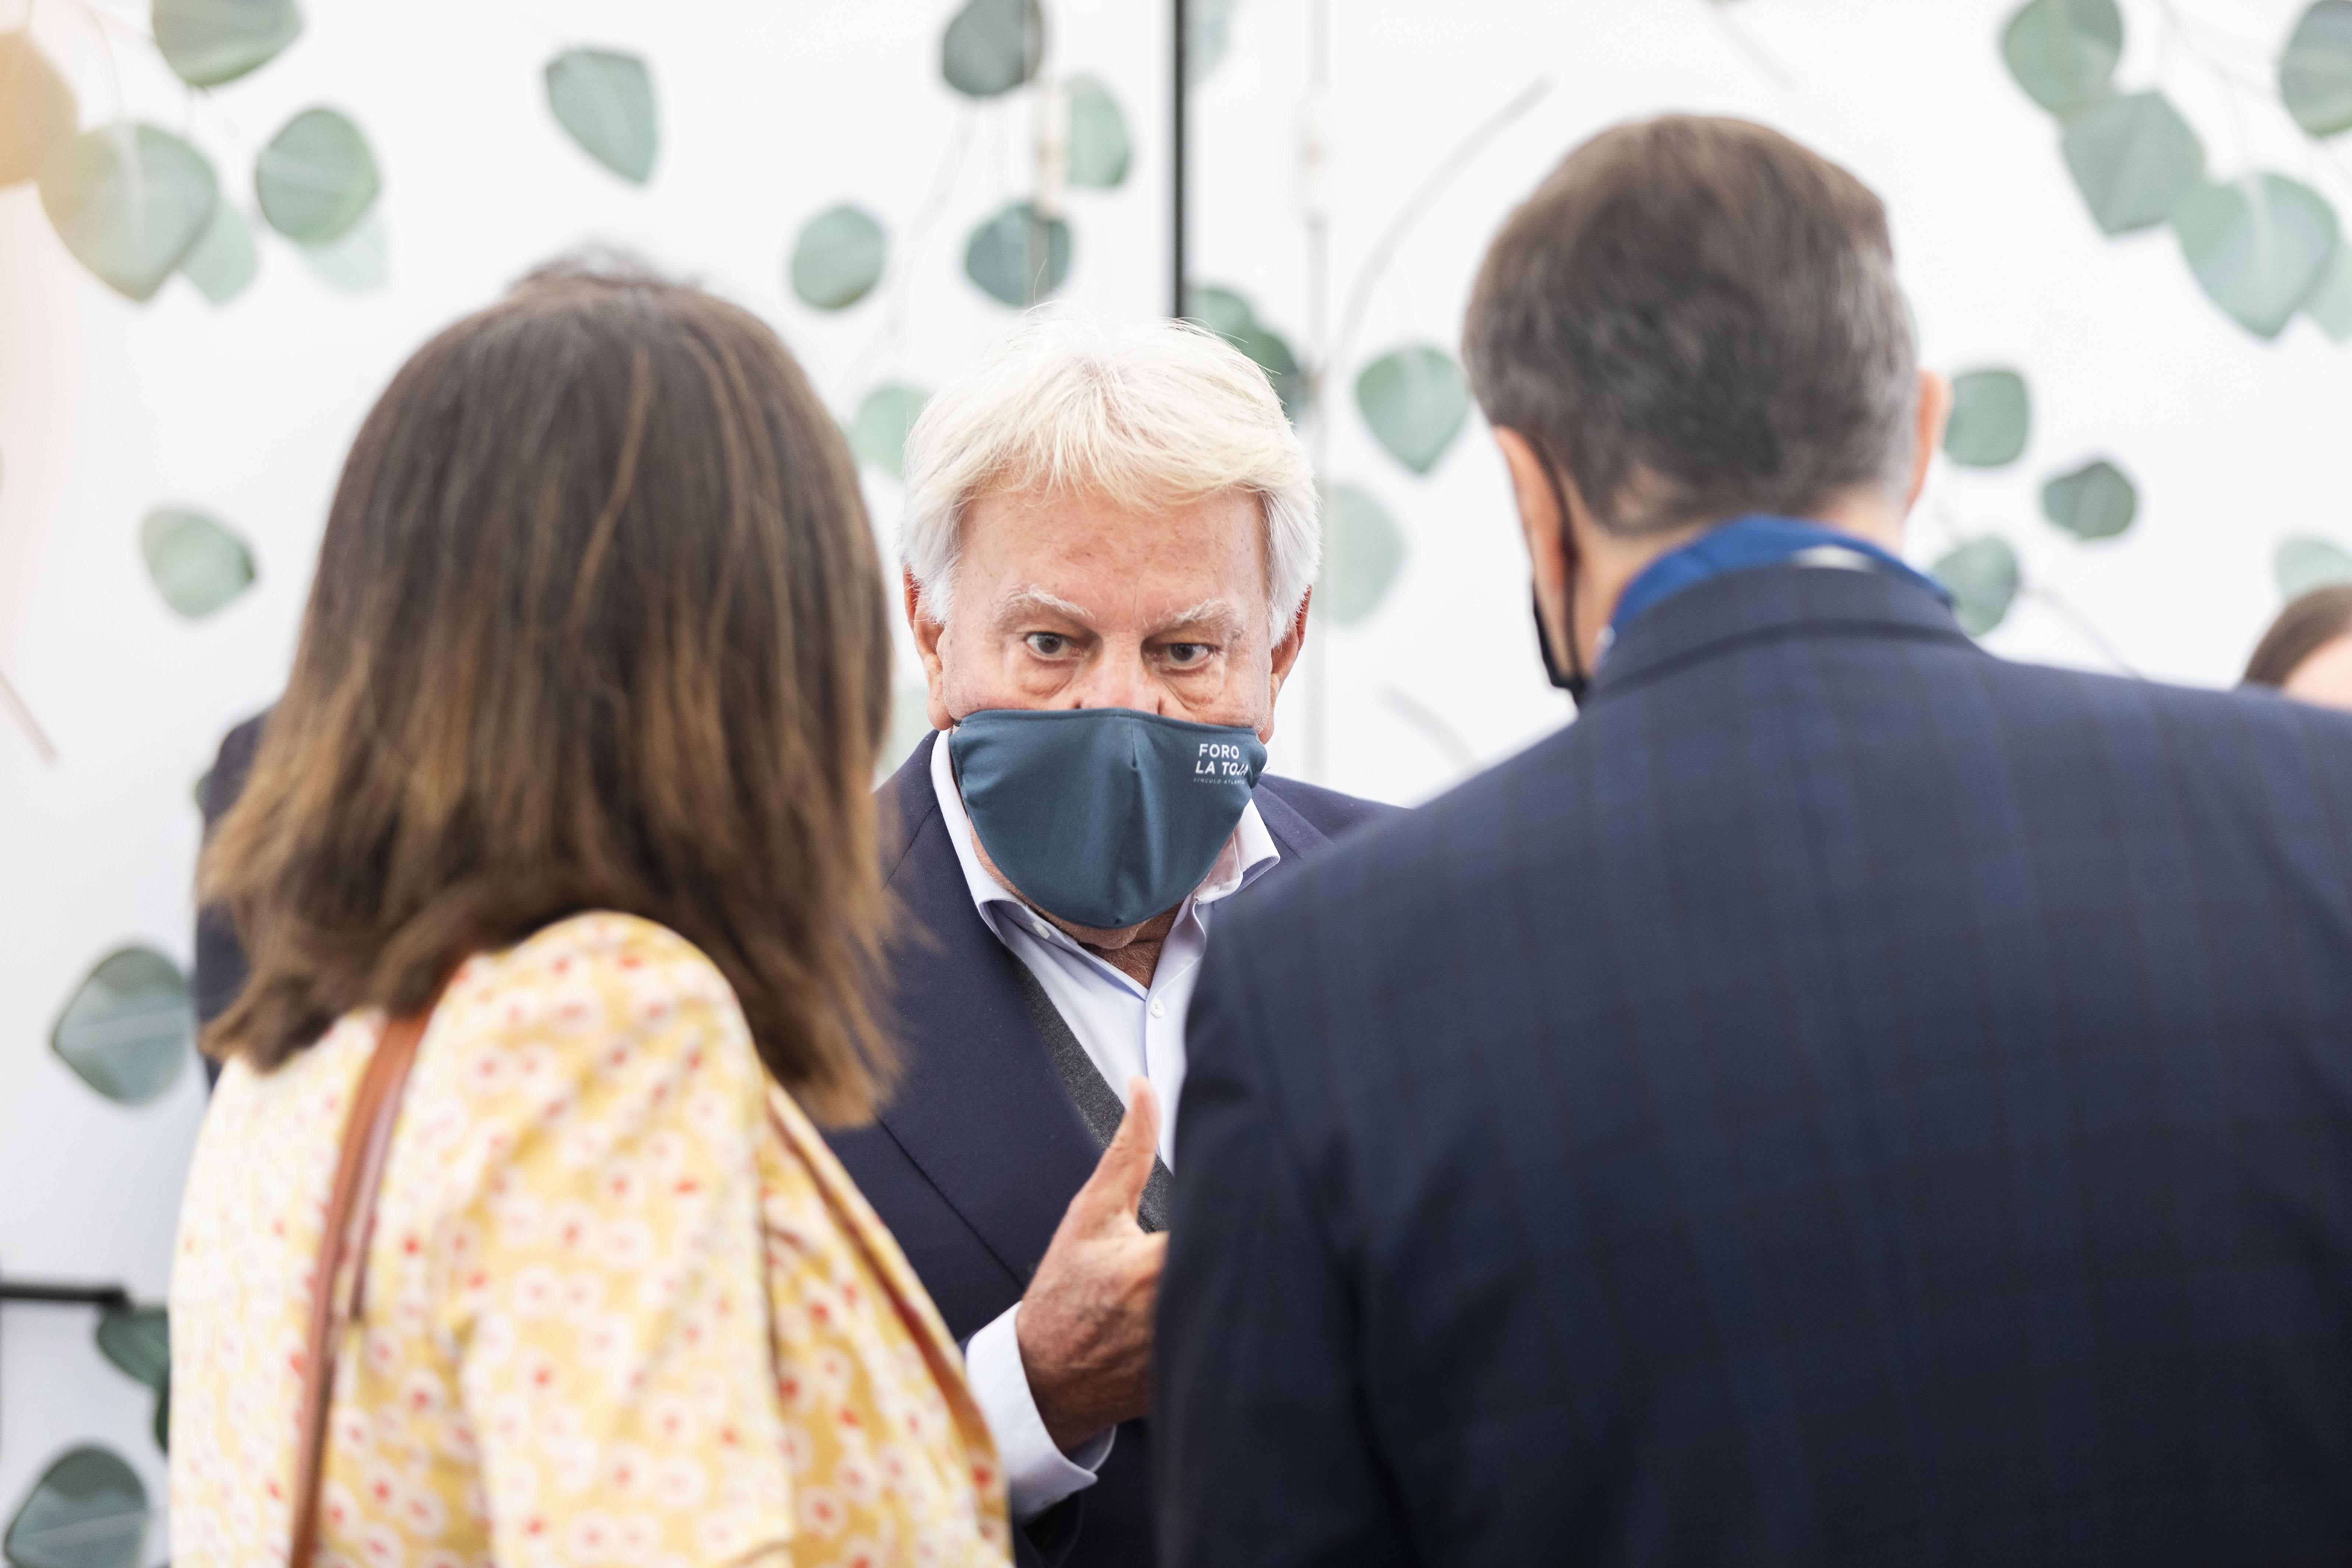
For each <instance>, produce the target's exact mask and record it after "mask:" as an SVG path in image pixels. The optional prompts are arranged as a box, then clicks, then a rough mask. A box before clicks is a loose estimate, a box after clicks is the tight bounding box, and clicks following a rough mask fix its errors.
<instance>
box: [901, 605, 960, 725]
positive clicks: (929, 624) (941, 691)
mask: <svg viewBox="0 0 2352 1568" xmlns="http://www.w3.org/2000/svg"><path fill="white" fill-rule="evenodd" d="M898 575H899V581H900V583H901V584H903V586H904V589H905V592H906V595H907V627H908V630H909V631H912V632H913V633H914V634H915V656H916V657H917V658H920V659H921V660H922V661H923V689H924V691H925V693H926V694H927V697H928V699H929V701H928V706H929V718H930V721H931V728H932V729H934V730H952V729H954V728H955V715H954V714H952V713H950V711H949V710H948V695H947V693H948V674H947V665H946V664H945V663H944V662H943V661H942V660H941V659H940V637H944V636H945V635H946V634H947V629H948V628H947V625H946V623H945V622H942V621H935V620H933V619H931V617H930V613H929V611H928V610H926V609H925V608H924V607H923V589H922V585H921V584H919V583H917V582H916V581H915V574H913V573H912V572H902V573H900V574H898Z"/></svg>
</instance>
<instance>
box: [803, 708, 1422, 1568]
mask: <svg viewBox="0 0 2352 1568" xmlns="http://www.w3.org/2000/svg"><path fill="white" fill-rule="evenodd" d="M936 740H937V735H936V733H934V734H933V735H928V736H925V737H924V739H923V742H922V743H921V744H920V745H919V746H917V747H916V748H915V753H914V755H913V756H911V757H909V758H908V760H907V763H906V765H904V766H903V767H901V768H900V769H899V770H898V773H896V774H895V775H894V776H893V777H892V778H891V779H890V780H889V782H888V783H887V784H884V785H883V786H882V825H883V833H884V837H885V840H886V842H889V843H892V844H895V845H896V846H898V849H897V852H896V854H895V855H894V857H893V858H891V859H890V860H889V861H888V862H887V863H886V867H885V872H886V875H887V879H888V882H889V887H890V892H891V895H892V896H893V898H894V899H895V900H897V902H898V912H899V915H900V919H901V922H902V925H903V927H904V930H903V931H902V932H901V934H900V936H899V938H898V942H897V944H896V946H895V947H894V949H893V951H892V952H891V954H890V960H889V963H888V969H889V973H890V978H891V983H892V984H893V986H894V997H893V1007H892V1012H891V1015H890V1018H891V1023H892V1025H893V1026H894V1027H895V1029H896V1033H897V1037H898V1046H899V1052H900V1058H901V1060H902V1061H903V1062H904V1063H905V1066H906V1074H905V1077H904V1078H903V1079H901V1080H900V1083H899V1087H898V1091H897V1092H896V1093H895V1094H894V1095H893V1096H892V1097H891V1100H890V1102H889V1103H888V1104H887V1105H886V1106H885V1107H884V1108H883V1110H882V1113H881V1117H880V1120H879V1121H878V1122H877V1124H876V1125H874V1126H872V1127H869V1128H865V1129H862V1130H860V1131H855V1132H849V1133H845V1134H837V1135H835V1136H834V1137H833V1138H832V1140H831V1142H832V1144H833V1147H834V1151H835V1152H836V1153H838V1154H839V1155H840V1156H841V1163H843V1164H844V1165H845V1166H847V1167H848V1170H849V1173H850V1175H851V1176H853V1177H855V1178H856V1182H857V1187H858V1190H859V1191H860V1192H862V1193H864V1194H866V1201H867V1202H869V1203H871V1204H872V1205H874V1207H875V1210H876V1212H877V1213H878V1214H879V1215H881V1216H882V1221H883V1223H884V1224H885V1225H887V1226H889V1227H890V1234H891V1235H892V1236H894V1237H897V1238H898V1245H899V1246H900V1247H903V1248H904V1249H905V1251H906V1254H907V1258H908V1261H909V1262H911V1263H912V1264H913V1265H914V1267H915V1272H916V1273H917V1274H919V1275H920V1276H921V1277H922V1281H923V1286H924V1289H928V1290H929V1292H930V1293H931V1300H933V1301H935V1302H937V1303H938V1304H939V1309H940V1314H941V1315H942V1316H943V1317H945V1318H946V1320H947V1324H948V1329H949V1331H950V1332H952V1333H953V1334H954V1335H955V1337H956V1339H957V1341H958V1342H963V1341H966V1340H969V1339H971V1336H972V1335H973V1334H974V1333H976V1332H978V1331H980V1330H981V1329H982V1328H984V1327H986V1326H987V1325H988V1323H989V1322H991V1321H993V1320H994V1319H995V1318H997V1317H998V1316H1000V1315H1002V1314H1003V1312H1004V1311H1005V1310H1006V1309H1008V1308H1010V1307H1011V1306H1012V1305H1013V1303H1014V1302H1015V1301H1018V1300H1020V1299H1021V1293H1022V1291H1023V1289H1024V1288H1025V1287H1026V1286H1027V1285H1028V1283H1029V1277H1030V1275H1031V1274H1033V1273H1034V1272H1035V1270H1036V1268H1037V1263H1038V1260H1039V1259H1041V1258H1044V1257H1045V1246H1046V1244H1047V1243H1048V1242H1049V1241H1051V1240H1052V1239H1053V1237H1054V1229H1055V1226H1058V1225H1060V1224H1061V1221H1062V1212H1063V1211H1064V1210H1065V1209H1066V1208H1067V1207H1068V1206H1069V1203H1070V1199H1071V1198H1072V1197H1073V1196H1074V1195H1075V1194H1076V1192H1077V1190H1078V1188H1079V1187H1080V1186H1082V1185H1084V1184H1085V1183H1086V1180H1087V1177H1088V1176H1089V1175H1091V1174H1092V1173H1094V1168H1095V1164H1096V1162H1097V1159H1098V1158H1099V1157H1100V1156H1099V1154H1098V1152H1097V1149H1096V1147H1095V1144H1094V1141H1093V1139H1092V1138H1091V1137H1090V1136H1089V1135H1088V1133H1087V1126H1086V1123H1085V1122H1084V1121H1081V1120H1080V1119H1079V1116H1078V1111H1077V1107H1076V1105H1075V1104H1074V1103H1073V1102H1072V1101H1071V1100H1070V1096H1069V1092H1068V1090H1067V1089H1065V1088H1064V1087H1063V1084H1062V1080H1061V1079H1060V1078H1059V1077H1058V1076H1057V1075H1056V1074H1055V1069H1054V1062H1053V1058H1052V1057H1051V1056H1050V1055H1049V1054H1048V1052H1047V1050H1046V1047H1045V1039H1044V1037H1042V1036H1040V1035H1039V1034H1038V1032H1037V1026H1036V1024H1035V1023H1034V1021H1033V1020H1032V1018H1031V1016H1030V1013H1029V1008H1028V1005H1027V1003H1026V1001H1025V1000H1024V996H1023V993H1022V989H1021V984H1020V981H1019V978H1018V973H1017V970H1016V969H1015V965H1016V964H1018V963H1019V962H1020V961H1019V960H1018V959H1016V958H1014V957H1013V955H1012V953H1010V952H1007V951H1006V950H1005V948H1004V944H1003V942H999V941H998V940H997V938H996V936H995V933H994V932H992V931H990V930H989V929H988V926H987V924H986V923H985V922H984V921H982V918H981V915H980V911H979V910H976V909H974V908H973V907H972V901H971V889H970V887H969V885H968V884H967V883H966V882H965V880H964V875H963V868H962V866H961V863H960V862H959V861H958V860H957V858H956V852H955V846H954V845H953V844H952V843H951V842H950V840H949V837H948V831H947V825H946V822H945V821H944V820H943V819H942V818H941V816H940V809H939V797H938V795H937V793H936V792H935V791H934V790H933V788H932V785H931V747H932V745H933V744H934V742H936ZM1255 800H1256V803H1257V809H1258V815H1259V816H1261V817H1263V818H1264V819H1265V826H1266V830H1267V831H1268V832H1269V833H1271V834H1272V835H1273V837H1274V840H1275V843H1276V847H1279V848H1280V849H1281V851H1282V858H1281V860H1280V861H1279V862H1277V863H1276V865H1275V866H1274V867H1273V868H1270V869H1269V870H1267V871H1266V872H1265V874H1264V875H1263V876H1261V877H1260V878H1259V879H1257V880H1256V881H1255V882H1254V883H1252V884H1251V886H1250V889H1249V890H1248V891H1247V892H1246V893H1244V894H1242V895H1238V896H1236V897H1235V898H1234V899H1233V900H1228V901H1227V902H1226V903H1224V904H1223V905H1221V906H1220V907H1219V909H1218V910H1217V915H1216V921H1215V926H1214V929H1213V930H1212V931H1211V933H1210V938H1209V946H1210V949H1211V950H1212V951H1214V950H1215V949H1216V947H1217V946H1218V945H1219V944H1220V943H1221V942H1223V940H1224V925H1225V922H1226V921H1228V920H1229V919H1231V918H1232V914H1233V911H1234V910H1236V909H1238V908H1240V907H1241V906H1242V905H1244V904H1245V903H1248V902H1250V901H1252V900H1255V899H1256V898H1258V897H1259V896H1260V895H1261V889H1265V888H1269V887H1278V886H1280V885H1281V883H1282V882H1283V881H1285V880H1286V879H1289V878H1290V877H1292V876H1294V875H1296V874H1297V867H1298V865H1299V863H1300V862H1301V861H1302V860H1304V859H1307V858H1312V857H1314V856H1315V855H1317V854H1318V853H1319V852H1321V851H1322V850H1324V849H1325V848H1326V847H1328V845H1329V843H1330V841H1331V840H1332V839H1333V838H1335V837H1339V835H1341V834H1343V833H1346V832H1348V831H1349V830H1350V829H1351V828H1354V827H1357V826H1360V825H1362V824H1365V823H1368V822H1370V821H1372V820H1375V819H1376V818H1378V817H1381V816H1389V815H1392V814H1393V808H1391V807H1389V806H1384V805H1375V804H1373V803H1371V802H1370V801H1363V800H1357V799H1354V798H1352V797H1350V796H1348V795H1338V794H1334V793H1333V792H1331V791H1329V790H1325V789H1318V788H1316V787H1315V786H1313V785H1312V784H1299V783H1297V782H1296V781H1295V780H1291V779H1282V778H1272V777H1268V778H1264V779H1261V780H1260V781H1259V783H1258V786H1257V790H1256V794H1255ZM1149 1455H1150V1431H1149V1429H1148V1427H1147V1425H1146V1424H1145V1423H1143V1422H1140V1421H1133V1422H1129V1423H1128V1424H1127V1425H1126V1426H1122V1427H1120V1428H1119V1433H1118V1438H1117V1439H1116V1441H1114V1443H1113V1444H1112V1446H1111V1454H1110V1458H1109V1459H1108V1461H1107V1462H1106V1463H1105V1464H1104V1466H1103V1468H1102V1473H1101V1477H1100V1479H1097V1481H1096V1483H1095V1484H1094V1485H1093V1486H1092V1487H1090V1488H1088V1489H1087V1490H1085V1491H1083V1492H1080V1493H1078V1494H1077V1495H1076V1497H1073V1498H1071V1499H1070V1500H1068V1501H1066V1502H1065V1503H1062V1504H1061V1505H1059V1506H1057V1507H1055V1508H1054V1509H1051V1510H1047V1512H1046V1513H1045V1514H1044V1515H1042V1516H1040V1517H1039V1518H1038V1519H1037V1520H1035V1521H1032V1522H1031V1525H1030V1527H1029V1529H1028V1530H1027V1531H1022V1532H1018V1533H1019V1534H1021V1535H1022V1537H1023V1539H1022V1540H1021V1541H1020V1542H1019V1546H1020V1555H1021V1557H1022V1560H1023V1561H1024V1563H1028V1562H1046V1563H1062V1564H1064V1565H1065V1568H1148V1564H1150V1563H1151V1561H1152V1530H1151V1517H1150V1484H1149V1476H1150V1460H1149Z"/></svg>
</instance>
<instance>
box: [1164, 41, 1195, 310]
mask: <svg viewBox="0 0 2352 1568" xmlns="http://www.w3.org/2000/svg"><path fill="white" fill-rule="evenodd" d="M1191 12H1192V6H1191V5H1188V4H1187V3H1186V0H1174V17H1173V22H1174V26H1175V31H1176V37H1175V47H1174V48H1173V49H1171V50H1170V51H1169V52H1170V53H1171V55H1172V56H1173V57H1174V58H1175V62H1176V79H1175V82H1174V84H1173V89H1172V92H1171V96H1172V98H1173V100H1174V102H1175V106H1176V107H1175V110H1174V113H1173V114H1172V116H1171V127H1170V128H1171V131H1172V132H1173V133H1174V134H1173V139H1172V145H1171V153H1170V154H1169V165H1168V180H1169V186H1170V191H1171V199H1170V202H1169V223H1168V275H1169V278H1170V279H1171V286H1170V292H1171V295H1172V296H1173V300H1172V302H1171V305H1170V307H1169V311H1168V313H1169V314H1170V315H1171V316H1177V317H1181V316H1184V315H1186V314H1188V313H1189V312H1190V310H1191V309H1192V300H1190V299H1189V298H1188V297H1187V296H1188V294H1189V290H1187V289H1185V287H1184V279H1185V268H1184V227H1185V221H1184V185H1185V178H1184V164H1185V153H1186V152H1187V151H1188V150H1189V149H1188V143H1189V142H1190V140H1191V135H1192V131H1191V125H1190V121H1191V118H1192V117H1191V115H1190V114H1189V113H1188V112H1187V110H1189V108H1190V106H1191V100H1192V89H1191V84H1190V83H1189V82H1187V81H1186V80H1185V78H1186V77H1188V76H1190V75H1191V74H1192V70H1191V65H1192V62H1191V60H1190V59H1189V58H1188V57H1189V55H1190V54H1191V52H1192V16H1191Z"/></svg>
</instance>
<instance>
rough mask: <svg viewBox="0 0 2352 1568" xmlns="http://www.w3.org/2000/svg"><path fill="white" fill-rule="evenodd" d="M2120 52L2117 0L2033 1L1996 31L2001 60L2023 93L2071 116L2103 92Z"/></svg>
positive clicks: (2121, 26) (2120, 15)
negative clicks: (1998, 36)
mask: <svg viewBox="0 0 2352 1568" xmlns="http://www.w3.org/2000/svg"><path fill="white" fill-rule="evenodd" d="M2123 56H2124V18H2123V13H2122V12H2121V11H2118V10H2117V9H2116V0H2032V4H2031V5H2024V6H2021V7H2020V8H2019V10H2018V12H2017V14H2016V15H2015V16H2011V18H2010V19H2009V26H2007V27H2006V28H2004V29H2003V30H2002V32H2001V35H2000V58H2002V59H2004V60H2006V61H2007V62H2008V63H2009V74H2010V75H2011V76H2013V77H2015V78H2016V79H2017V85H2018V86H2020V87H2021V88H2023V89H2025V93H2026V96H2027V97H2029V98H2031V99H2032V100H2033V101H2034V102H2036V103H2038V104H2040V105H2041V106H2042V108H2044V109H2046V110H2050V112H2051V113H2053V114H2069V113H2072V112H2073V111H2074V110H2078V109H2084V108H2087V107H2089V106H2090V105H2091V104H2093V103H2095V102H2097V101H2098V100H2100V99H2102V98H2104V97H2105V96H2106V93H2107V84H2108V82H2109V81H2110V80H2111V79H2113V78H2114V76H2115V74H2116V61H2118V60H2120V59H2122V58H2123Z"/></svg>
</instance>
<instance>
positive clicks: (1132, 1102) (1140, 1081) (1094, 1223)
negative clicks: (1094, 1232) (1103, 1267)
mask: <svg viewBox="0 0 2352 1568" xmlns="http://www.w3.org/2000/svg"><path fill="white" fill-rule="evenodd" d="M1159 1149H1160V1100H1159V1097H1158V1096H1157V1095H1156V1094H1155V1093H1154V1092H1153V1090H1152V1088H1151V1081H1150V1079H1146V1078H1144V1077H1143V1076H1142V1075H1141V1074H1138V1075H1137V1076H1135V1077H1133V1078H1130V1079H1128V1080H1127V1114H1126V1115H1125V1116H1122V1117H1120V1118H1119V1122H1118V1131H1117V1132H1115V1133H1113V1134H1111V1140H1110V1143H1109V1145H1108V1147H1106V1148H1105V1149H1104V1150H1103V1152H1102V1159H1101V1160H1100V1161H1099V1162H1097V1164H1096V1165H1095V1173H1094V1174H1093V1175H1091V1176H1088V1177H1087V1184H1086V1185H1085V1186H1083V1187H1081V1188H1079V1189H1078V1195H1077V1196H1076V1198H1075V1199H1073V1200H1072V1201H1071V1204H1070V1206H1071V1208H1072V1209H1074V1210H1076V1211H1079V1213H1080V1214H1081V1215H1083V1218H1084V1220H1085V1222H1086V1224H1087V1226H1088V1227H1089V1228H1098V1227H1100V1226H1107V1225H1115V1224H1117V1223H1118V1221H1120V1220H1125V1221H1126V1222H1127V1223H1128V1224H1129V1225H1133V1224H1134V1223H1135V1210H1136V1205H1138V1204H1139V1203H1141V1202H1142V1201H1143V1188H1144V1184H1145V1183H1147V1182H1149V1181H1150V1180H1151V1160H1152V1156H1153V1155H1154V1154H1155V1153H1157V1152H1159Z"/></svg>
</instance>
